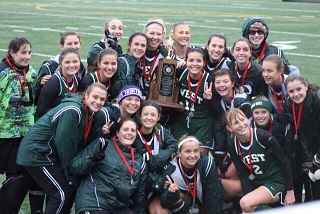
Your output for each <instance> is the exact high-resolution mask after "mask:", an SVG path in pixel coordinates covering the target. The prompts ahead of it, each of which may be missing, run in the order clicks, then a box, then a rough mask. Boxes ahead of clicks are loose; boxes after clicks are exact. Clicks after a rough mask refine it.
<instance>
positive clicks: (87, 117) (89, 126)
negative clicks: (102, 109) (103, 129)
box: [83, 100, 94, 145]
mask: <svg viewBox="0 0 320 214" xmlns="http://www.w3.org/2000/svg"><path fill="white" fill-rule="evenodd" d="M83 102H84V111H85V112H86V127H85V131H84V145H87V139H88V136H89V133H90V129H91V125H92V120H93V114H94V113H92V116H91V118H90V121H89V108H88V107H87V103H86V101H85V100H84V101H83Z"/></svg>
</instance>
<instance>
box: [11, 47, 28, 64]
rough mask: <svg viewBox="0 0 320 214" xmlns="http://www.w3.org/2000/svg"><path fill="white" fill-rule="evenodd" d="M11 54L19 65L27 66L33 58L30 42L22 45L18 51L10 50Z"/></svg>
mask: <svg viewBox="0 0 320 214" xmlns="http://www.w3.org/2000/svg"><path fill="white" fill-rule="evenodd" d="M10 55H11V57H12V59H13V61H14V63H15V64H16V65H17V66H21V67H26V66H28V65H29V62H30V59H31V47H30V45H29V44H25V45H22V46H21V47H20V49H19V51H18V52H17V53H13V51H10Z"/></svg>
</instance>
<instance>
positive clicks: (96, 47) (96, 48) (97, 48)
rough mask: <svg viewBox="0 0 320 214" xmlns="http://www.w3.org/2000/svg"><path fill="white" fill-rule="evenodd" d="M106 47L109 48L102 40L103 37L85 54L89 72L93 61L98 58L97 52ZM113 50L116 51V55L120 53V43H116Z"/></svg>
mask: <svg viewBox="0 0 320 214" xmlns="http://www.w3.org/2000/svg"><path fill="white" fill-rule="evenodd" d="M106 48H109V47H107V46H106V43H105V42H104V40H103V39H102V40H101V41H99V42H96V43H94V44H93V45H92V47H91V48H90V50H89V52H88V55H87V65H88V71H89V72H90V71H92V67H94V61H95V60H97V59H98V56H99V53H100V52H101V51H102V50H103V49H106ZM115 51H117V53H118V55H120V54H122V53H123V52H122V47H121V45H119V44H117V45H116V48H115Z"/></svg>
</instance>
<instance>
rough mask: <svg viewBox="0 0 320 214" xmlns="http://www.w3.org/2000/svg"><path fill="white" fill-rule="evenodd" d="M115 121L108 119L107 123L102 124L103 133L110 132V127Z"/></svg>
mask: <svg viewBox="0 0 320 214" xmlns="http://www.w3.org/2000/svg"><path fill="white" fill-rule="evenodd" d="M113 123H114V122H113V121H108V122H107V123H106V124H105V125H103V126H102V133H103V134H109V133H110V127H111V126H112V125H113Z"/></svg>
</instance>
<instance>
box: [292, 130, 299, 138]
mask: <svg viewBox="0 0 320 214" xmlns="http://www.w3.org/2000/svg"><path fill="white" fill-rule="evenodd" d="M293 137H294V140H298V138H299V136H298V133H297V131H296V133H295V134H294V136H293Z"/></svg>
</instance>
